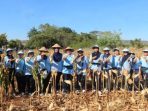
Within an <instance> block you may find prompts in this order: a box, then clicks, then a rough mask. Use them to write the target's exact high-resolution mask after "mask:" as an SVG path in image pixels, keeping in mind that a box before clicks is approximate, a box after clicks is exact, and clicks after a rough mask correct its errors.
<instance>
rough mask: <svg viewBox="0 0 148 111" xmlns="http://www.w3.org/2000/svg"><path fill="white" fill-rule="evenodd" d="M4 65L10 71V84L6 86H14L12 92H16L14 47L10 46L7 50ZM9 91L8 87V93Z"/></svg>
mask: <svg viewBox="0 0 148 111" xmlns="http://www.w3.org/2000/svg"><path fill="white" fill-rule="evenodd" d="M4 67H5V69H6V70H7V71H8V72H9V73H8V81H9V82H8V84H6V86H10V85H11V86H12V90H13V91H12V93H13V94H15V93H16V91H15V85H14V77H15V58H14V56H13V49H11V48H8V49H7V50H6V56H5V57H4ZM7 92H8V87H6V93H7Z"/></svg>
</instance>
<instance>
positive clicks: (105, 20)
mask: <svg viewBox="0 0 148 111" xmlns="http://www.w3.org/2000/svg"><path fill="white" fill-rule="evenodd" d="M44 23H49V24H53V25H56V26H68V27H70V28H72V29H74V30H75V31H77V32H90V31H93V30H99V31H121V32H122V39H128V40H129V39H134V38H141V39H142V40H148V39H147V38H148V0H1V1H0V33H6V34H7V35H8V39H15V38H20V39H26V38H27V32H28V31H29V30H30V29H31V28H32V27H34V26H35V27H38V26H39V25H40V24H44Z"/></svg>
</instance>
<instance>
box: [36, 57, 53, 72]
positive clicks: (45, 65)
mask: <svg viewBox="0 0 148 111" xmlns="http://www.w3.org/2000/svg"><path fill="white" fill-rule="evenodd" d="M37 62H38V64H39V70H43V69H44V70H47V72H48V73H49V72H51V65H50V59H49V57H47V58H46V59H43V58H41V55H38V56H37Z"/></svg>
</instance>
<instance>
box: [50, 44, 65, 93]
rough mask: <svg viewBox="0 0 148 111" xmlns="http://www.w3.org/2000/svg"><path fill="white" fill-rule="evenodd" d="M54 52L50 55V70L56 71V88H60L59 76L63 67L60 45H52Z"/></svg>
mask: <svg viewBox="0 0 148 111" xmlns="http://www.w3.org/2000/svg"><path fill="white" fill-rule="evenodd" d="M52 48H53V50H54V53H53V55H52V56H51V61H52V63H51V71H56V73H57V75H56V90H57V91H58V90H59V89H60V78H61V75H62V69H63V61H62V53H60V49H61V46H60V45H59V44H55V45H53V46H52Z"/></svg>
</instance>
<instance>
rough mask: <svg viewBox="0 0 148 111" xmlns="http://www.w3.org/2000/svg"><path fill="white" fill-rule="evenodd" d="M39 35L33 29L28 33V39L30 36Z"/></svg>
mask: <svg viewBox="0 0 148 111" xmlns="http://www.w3.org/2000/svg"><path fill="white" fill-rule="evenodd" d="M36 34H39V31H38V30H37V29H36V28H35V27H33V28H32V29H31V30H30V31H29V32H28V37H29V38H31V37H32V36H34V35H36Z"/></svg>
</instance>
